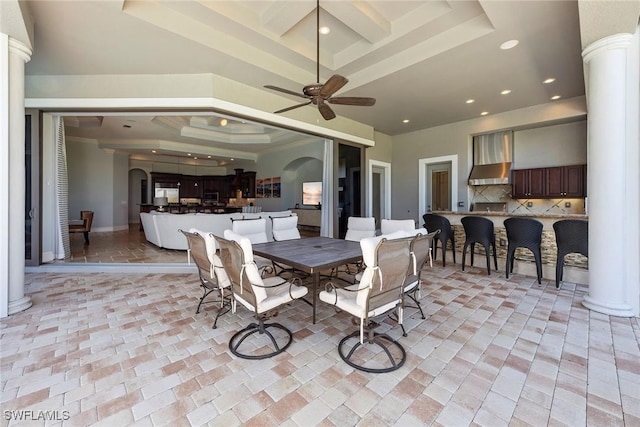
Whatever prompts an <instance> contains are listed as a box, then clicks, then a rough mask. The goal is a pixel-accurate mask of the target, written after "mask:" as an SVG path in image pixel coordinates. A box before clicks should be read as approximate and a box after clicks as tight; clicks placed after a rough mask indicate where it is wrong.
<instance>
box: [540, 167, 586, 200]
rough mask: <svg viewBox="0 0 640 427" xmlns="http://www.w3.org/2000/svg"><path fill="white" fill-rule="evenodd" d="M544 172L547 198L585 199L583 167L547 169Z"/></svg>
mask: <svg viewBox="0 0 640 427" xmlns="http://www.w3.org/2000/svg"><path fill="white" fill-rule="evenodd" d="M546 172H547V176H546V180H547V184H546V192H545V193H546V195H547V196H548V197H550V198H560V197H571V198H580V197H585V187H586V185H585V177H586V173H585V165H574V166H561V167H555V168H547V170H546Z"/></svg>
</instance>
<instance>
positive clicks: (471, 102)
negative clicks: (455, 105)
mask: <svg viewBox="0 0 640 427" xmlns="http://www.w3.org/2000/svg"><path fill="white" fill-rule="evenodd" d="M464 102H466V103H467V104H473V103H474V102H476V100H475V99H467V100H466V101H464Z"/></svg>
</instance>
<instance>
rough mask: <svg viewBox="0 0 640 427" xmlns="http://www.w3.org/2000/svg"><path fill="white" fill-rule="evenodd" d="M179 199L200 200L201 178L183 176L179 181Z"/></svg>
mask: <svg viewBox="0 0 640 427" xmlns="http://www.w3.org/2000/svg"><path fill="white" fill-rule="evenodd" d="M180 198H181V199H183V198H189V199H201V198H202V178H200V177H198V176H187V175H183V176H182V178H181V179H180Z"/></svg>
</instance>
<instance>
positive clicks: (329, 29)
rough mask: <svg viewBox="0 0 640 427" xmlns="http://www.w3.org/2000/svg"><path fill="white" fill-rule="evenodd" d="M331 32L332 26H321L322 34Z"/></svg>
mask: <svg viewBox="0 0 640 427" xmlns="http://www.w3.org/2000/svg"><path fill="white" fill-rule="evenodd" d="M330 32H331V28H329V27H327V26H322V27H320V34H329V33H330Z"/></svg>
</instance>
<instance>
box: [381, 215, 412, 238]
mask: <svg viewBox="0 0 640 427" xmlns="http://www.w3.org/2000/svg"><path fill="white" fill-rule="evenodd" d="M415 229H416V222H415V221H414V220H412V219H383V220H381V221H380V232H381V233H382V234H383V235H384V234H391V233H394V232H396V231H406V232H411V231H413V230H415Z"/></svg>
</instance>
